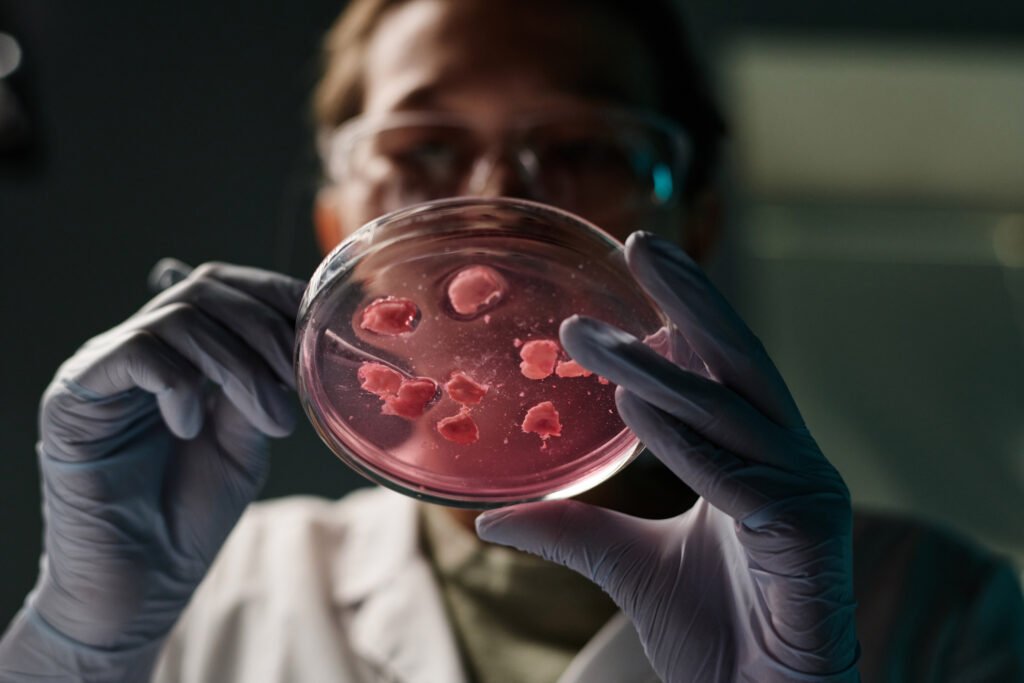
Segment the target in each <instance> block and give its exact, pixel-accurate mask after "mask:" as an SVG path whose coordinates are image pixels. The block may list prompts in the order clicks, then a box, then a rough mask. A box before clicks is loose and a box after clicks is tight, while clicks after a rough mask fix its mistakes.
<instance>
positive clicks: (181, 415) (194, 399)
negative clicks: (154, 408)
mask: <svg viewBox="0 0 1024 683" xmlns="http://www.w3.org/2000/svg"><path fill="white" fill-rule="evenodd" d="M157 405H158V406H159V407H160V415H161V416H162V417H163V419H164V423H165V424H166V425H167V428H168V429H169V430H170V431H171V433H172V434H174V436H176V437H178V438H179V439H185V440H191V439H194V438H196V437H197V436H198V435H199V432H200V431H201V430H202V428H203V406H202V403H201V401H200V399H199V397H198V396H197V395H195V393H194V392H191V391H184V390H176V389H169V390H167V391H164V392H162V393H160V394H158V395H157Z"/></svg>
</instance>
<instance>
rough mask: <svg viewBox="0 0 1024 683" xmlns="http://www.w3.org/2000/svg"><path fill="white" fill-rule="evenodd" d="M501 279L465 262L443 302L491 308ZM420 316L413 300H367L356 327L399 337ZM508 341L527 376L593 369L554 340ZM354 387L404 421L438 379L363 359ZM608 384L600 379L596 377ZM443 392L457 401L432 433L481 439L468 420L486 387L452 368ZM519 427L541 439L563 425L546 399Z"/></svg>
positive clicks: (474, 309) (419, 409)
mask: <svg viewBox="0 0 1024 683" xmlns="http://www.w3.org/2000/svg"><path fill="white" fill-rule="evenodd" d="M505 287H506V284H505V281H504V279H503V278H502V277H501V275H499V274H498V273H497V272H496V271H494V270H493V269H491V268H488V267H487V266H470V267H467V268H464V269H462V270H461V271H459V272H458V273H456V275H455V276H454V277H453V278H452V279H451V281H450V283H449V285H448V289H447V295H448V303H449V305H450V306H451V308H452V310H454V311H455V312H456V313H458V314H460V315H466V316H475V315H478V314H479V313H481V312H482V311H484V310H489V309H491V308H493V307H494V306H495V305H496V304H497V303H498V302H500V300H501V298H502V297H503V296H504V292H505ZM418 320H419V307H418V306H417V305H416V303H415V302H414V301H411V300H410V299H405V298H399V297H390V296H389V297H385V298H380V299H376V300H374V301H373V302H371V303H370V304H369V305H368V306H366V308H365V309H363V311H362V314H361V315H360V318H359V326H360V327H361V328H363V329H365V330H368V331H370V332H373V333H375V334H380V335H392V336H394V335H403V334H408V333H410V332H412V331H413V330H414V329H415V327H416V324H417V322H418ZM512 345H513V346H514V347H515V348H516V349H518V350H519V357H520V359H521V361H522V362H521V363H520V364H519V369H520V371H521V372H522V374H523V376H524V377H526V378H528V379H531V380H543V379H546V378H548V377H551V376H552V375H555V376H557V377H559V378H575V377H590V376H591V375H592V374H593V373H591V372H590V371H589V370H587V369H585V368H584V367H582V366H581V365H580V364H579V363H577V362H576V361H574V360H572V359H568V360H566V359H564V358H562V356H563V352H562V348H561V346H560V345H559V344H558V342H557V341H555V340H552V339H533V340H529V341H526V342H523V341H522V340H520V339H518V338H516V339H514V340H513V342H512ZM358 379H359V386H360V387H361V388H362V389H363V390H364V391H367V392H369V393H371V394H374V395H376V396H377V397H378V398H379V399H380V400H381V413H383V414H385V415H395V416H398V417H402V418H406V419H409V420H413V419H416V418H418V417H421V416H422V415H423V414H424V413H425V412H426V410H427V409H428V406H430V404H431V403H433V402H434V401H435V400H436V399H437V397H438V396H439V391H438V382H436V381H435V380H433V379H430V378H429V377H406V376H404V375H403V374H402V373H400V372H399V371H397V370H395V369H393V368H391V367H388V366H387V365H384V364H382V363H375V362H364V363H363V364H362V365H361V366H360V367H359V370H358ZM598 379H599V380H600V381H601V382H602V383H607V380H604V378H600V377H599V378H598ZM443 388H444V391H445V393H447V395H448V396H449V397H450V398H451V399H452V400H453V401H455V402H456V403H458V404H459V406H460V408H459V411H458V412H457V413H456V414H454V415H449V416H447V417H444V418H441V419H440V420H438V422H437V424H436V425H435V428H436V430H437V432H438V433H439V434H440V435H441V436H442V437H444V438H445V439H447V440H448V441H451V442H453V443H456V444H460V445H468V444H472V443H475V442H477V441H478V440H479V438H480V428H479V426H478V425H477V423H476V422H475V421H474V420H473V416H472V414H471V406H475V405H477V404H479V403H480V402H481V401H483V400H485V398H486V396H487V394H488V391H489V389H490V387H489V386H488V385H486V384H483V383H480V382H478V381H476V380H474V379H473V378H472V377H470V376H469V375H468V374H466V373H465V372H461V371H456V372H453V373H452V375H451V376H450V377H449V379H448V381H447V382H445V383H444V385H443ZM520 428H521V429H522V431H523V432H524V433H528V434H536V435H538V436H539V437H540V439H541V440H542V441H546V440H547V439H549V438H550V437H552V436H561V434H562V423H561V420H560V416H559V414H558V409H557V408H556V407H555V405H554V403H552V402H551V401H541V402H539V403H537V404H536V405H533V406H531V407H530V408H529V409H528V410H527V411H526V414H525V416H524V417H523V421H522V423H521V425H520Z"/></svg>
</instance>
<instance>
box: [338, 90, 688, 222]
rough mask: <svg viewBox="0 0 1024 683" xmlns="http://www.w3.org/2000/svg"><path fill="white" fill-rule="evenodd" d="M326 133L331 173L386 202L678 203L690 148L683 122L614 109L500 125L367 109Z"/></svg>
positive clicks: (586, 206) (381, 204) (619, 207)
mask: <svg viewBox="0 0 1024 683" xmlns="http://www.w3.org/2000/svg"><path fill="white" fill-rule="evenodd" d="M320 143H321V144H320V147H321V155H322V157H323V160H324V165H325V168H326V171H327V174H328V177H329V179H330V180H332V181H334V182H336V183H340V184H349V183H361V184H363V189H364V190H365V191H368V192H369V195H368V198H371V199H372V200H373V201H374V202H376V204H377V208H379V209H380V210H382V211H390V210H393V209H397V208H401V207H404V206H409V205H410V204H414V203H417V202H421V201H427V200H430V199H438V198H442V197H454V196H465V195H480V194H504V195H516V196H520V197H524V198H528V199H534V200H537V201H541V202H545V203H548V204H553V205H555V206H558V207H560V208H563V209H567V210H569V211H572V212H574V213H577V214H579V215H581V216H583V217H585V218H590V219H591V220H598V219H599V218H607V217H614V216H620V215H624V214H626V215H628V214H636V212H637V211H645V212H646V211H650V210H652V209H658V208H663V207H671V206H674V205H675V204H676V203H678V201H679V197H680V195H681V191H682V181H683V178H684V174H685V170H686V166H687V163H688V157H689V144H688V140H687V138H686V136H685V134H684V133H683V131H682V129H681V128H679V127H678V126H677V125H675V124H674V123H672V122H670V121H667V120H664V119H661V118H660V117H656V116H652V115H648V114H646V113H639V112H634V111H628V110H627V111H622V110H607V109H600V110H584V111H575V110H574V111H559V112H549V113H544V114H540V115H536V116H527V117H522V118H521V119H520V120H519V121H517V122H516V123H515V124H514V125H513V126H510V127H505V128H503V129H501V130H498V131H494V130H489V129H487V128H485V127H484V126H482V125H480V123H479V122H476V121H474V120H471V119H469V118H468V117H464V116H459V115H457V114H451V113H445V112H395V113H392V114H388V115H384V116H366V115H364V116H360V117H357V118H355V119H352V120H351V121H349V122H348V123H346V124H344V125H342V126H341V127H339V128H337V129H336V130H335V131H333V132H331V133H329V134H327V135H325V136H323V137H322V138H321V140H320Z"/></svg>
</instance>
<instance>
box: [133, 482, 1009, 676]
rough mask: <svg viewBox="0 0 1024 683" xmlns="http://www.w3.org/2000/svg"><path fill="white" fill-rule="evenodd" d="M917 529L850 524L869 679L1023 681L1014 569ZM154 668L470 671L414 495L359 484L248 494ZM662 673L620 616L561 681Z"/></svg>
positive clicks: (292, 672)
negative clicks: (340, 492) (327, 493)
mask: <svg viewBox="0 0 1024 683" xmlns="http://www.w3.org/2000/svg"><path fill="white" fill-rule="evenodd" d="M922 529H923V527H921V526H920V525H913V524H907V523H901V522H893V521H892V520H891V518H887V519H885V520H884V521H883V523H880V524H879V523H875V524H872V523H865V522H863V520H861V521H859V522H858V523H857V524H856V525H855V552H859V553H861V555H862V556H863V558H864V559H863V560H862V561H861V562H860V563H859V564H857V566H856V567H855V575H856V576H855V585H857V586H859V589H858V601H859V602H860V605H859V607H858V632H859V636H860V640H861V645H862V647H863V648H864V650H865V653H864V657H863V658H862V668H861V673H862V676H863V680H864V681H865V683H868V682H871V681H904V680H928V681H946V680H971V681H993V682H995V681H1015V680H1024V664H1022V661H1021V660H1022V659H1024V635H1022V634H1024V619H1022V615H1024V609H1022V608H1021V597H1020V589H1019V585H1018V584H1017V578H1016V576H1015V575H1014V573H1013V571H1012V570H1010V569H1009V568H1008V566H1007V565H1005V563H1001V562H999V561H997V560H995V559H993V558H991V557H990V556H988V555H979V554H977V553H975V552H974V551H968V550H966V549H965V548H966V546H961V545H958V543H959V541H951V540H949V539H948V538H947V537H945V536H943V535H941V534H937V533H935V532H933V531H927V530H922ZM951 557H952V558H953V559H954V560H955V561H954V562H952V563H949V562H947V561H948V560H949V559H950V558H951ZM961 560H962V561H961ZM944 563H945V564H944ZM942 567H947V568H946V569H943V568H942ZM922 572H925V573H922ZM919 576H921V577H925V578H924V580H923V581H920V580H917V579H918V577H919ZM910 577H913V579H914V580H908V578H910ZM932 584H934V586H933V585H932ZM864 585H868V586H870V588H869V589H864V588H863V586H864ZM944 585H945V586H947V590H945V592H943V590H942V589H941V587H942V586H944ZM935 586H938V587H939V588H938V589H936V588H935ZM907 652H911V653H912V654H913V656H911V657H907ZM152 680H153V681H154V683H172V682H175V683H177V682H181V683H191V682H215V683H242V682H244V683H367V682H381V681H384V682H393V683H464V682H465V681H466V677H465V674H464V672H463V670H462V665H461V662H460V657H459V652H458V649H457V645H456V640H455V637H454V635H453V633H452V627H451V625H450V623H449V620H448V618H447V616H446V613H445V608H444V604H443V598H442V595H441V591H440V588H439V586H438V585H437V583H436V581H435V579H434V577H433V574H432V570H431V568H430V566H429V563H428V561H427V559H426V558H425V556H424V555H423V553H422V551H421V542H420V538H419V524H418V514H417V503H416V502H415V501H414V500H412V499H409V498H405V497H403V496H400V495H398V494H396V493H393V492H391V491H387V490H384V489H364V490H361V491H357V492H355V493H353V494H350V495H349V496H347V497H345V498H343V499H342V500H340V501H336V502H335V501H327V500H323V499H317V498H309V497H297V498H286V499H282V500H278V501H271V502H266V503H259V504H255V505H252V506H250V508H249V510H248V511H247V512H246V513H245V515H244V516H243V518H242V520H241V521H240V523H239V525H238V526H237V527H236V529H235V530H234V532H232V534H231V536H230V537H229V539H228V541H227V543H226V544H225V546H224V548H223V549H222V551H221V553H220V555H219V556H218V557H217V560H216V562H215V563H214V565H213V567H212V569H211V570H210V573H209V574H208V575H207V577H206V579H205V580H204V581H203V583H202V585H201V586H200V587H199V589H198V591H197V592H196V594H195V596H194V597H193V600H192V602H191V603H190V604H189V606H188V609H187V610H186V611H185V614H184V615H183V617H182V619H181V620H180V621H179V623H178V625H177V626H176V628H175V629H174V631H173V633H172V635H171V637H170V639H169V641H168V642H167V644H166V646H165V648H164V650H163V653H162V655H161V658H160V661H159V662H158V665H157V669H156V671H155V672H154V675H153V679H152ZM657 680H658V679H657V677H656V676H655V675H654V673H653V672H652V671H651V668H650V666H649V664H648V662H647V660H646V658H645V657H644V655H643V650H642V648H641V646H640V643H639V641H638V639H637V636H636V633H635V631H634V629H633V627H632V625H631V624H630V623H629V622H628V620H626V619H625V618H624V617H623V616H622V615H621V614H619V615H617V616H616V617H614V618H613V619H612V620H611V621H610V622H609V623H608V624H607V625H606V626H605V627H604V628H603V629H602V630H601V631H600V632H599V633H598V634H597V635H596V636H595V637H594V638H593V639H592V641H591V642H590V643H589V644H588V645H587V646H586V647H584V649H583V650H582V651H581V652H580V653H579V654H578V656H577V657H576V658H575V660H574V661H573V662H572V663H571V665H570V666H569V668H568V669H567V670H566V672H565V673H564V675H563V676H562V678H561V679H560V681H559V683H583V682H585V683H652V682H654V681H657Z"/></svg>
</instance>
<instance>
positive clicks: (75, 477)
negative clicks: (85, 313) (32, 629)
mask: <svg viewBox="0 0 1024 683" xmlns="http://www.w3.org/2000/svg"><path fill="white" fill-rule="evenodd" d="M303 289H304V284H303V283H302V282H300V281H298V280H295V279H293V278H290V277H287V276H284V275H279V274H276V273H271V272H266V271H262V270H257V269H253V268H244V267H239V266H231V265H223V264H207V265H204V266H200V267H199V268H197V269H195V271H193V272H192V274H191V275H190V276H189V277H188V278H187V279H185V280H184V281H182V282H180V283H178V284H177V285H175V286H174V287H172V288H170V289H168V290H167V291H165V292H163V293H162V294H160V295H159V296H157V297H156V298H154V299H153V300H152V301H151V302H149V303H148V304H147V305H146V306H145V307H143V308H142V309H141V310H140V311H139V312H138V313H136V314H135V315H133V316H132V317H131V318H129V319H128V320H126V321H125V322H124V323H122V324H121V325H118V326H117V327H115V328H114V329H112V330H110V331H108V332H106V333H104V334H101V335H99V336H98V337H95V338H94V339H92V340H90V341H89V342H87V343H86V344H85V345H84V346H83V347H82V348H81V349H80V350H79V351H78V352H77V353H76V354H75V355H74V356H73V357H72V358H71V359H70V360H68V361H67V362H66V363H64V364H63V365H62V366H61V367H60V369H59V370H58V371H57V375H56V377H55V378H54V380H53V382H52V383H51V385H50V386H49V388H48V389H47V390H46V393H45V395H44V397H43V400H42V405H41V412H40V432H41V440H40V442H39V446H38V451H39V463H40V469H41V474H42V481H43V512H44V517H45V524H46V532H45V548H44V553H45V554H44V558H43V563H42V569H41V573H40V577H39V580H38V583H37V585H36V588H35V590H34V592H33V594H32V596H31V597H30V599H29V608H28V611H29V612H32V611H33V610H34V613H35V614H34V615H33V617H38V619H41V620H42V622H43V625H44V629H45V628H48V629H51V630H52V632H50V631H48V632H50V633H51V635H53V636H54V637H57V638H66V639H70V642H72V643H73V644H74V645H75V646H76V647H84V648H86V649H87V650H88V649H89V648H95V649H96V650H97V651H105V652H116V651H119V650H128V649H132V648H140V647H144V646H146V645H148V644H151V643H153V642H154V641H159V639H161V637H162V636H164V635H165V634H166V633H167V632H168V631H169V629H170V628H171V627H172V626H173V625H174V623H175V621H176V620H177V618H178V616H179V614H180V612H181V611H182V609H183V608H184V607H185V604H186V603H187V602H188V600H189V598H190V596H191V595H192V592H193V590H194V589H195V588H196V586H197V585H198V584H199V582H200V580H201V579H202V578H203V576H204V574H205V573H206V570H207V568H208V567H209V566H210V563H211V562H212V561H213V559H214V556H215V555H216V554H217V551H218V550H219V548H220V546H221V544H222V543H223V541H224V539H225V537H226V536H227V535H228V532H229V531H230V530H231V529H232V527H233V526H234V524H235V522H236V521H237V520H238V518H239V516H240V515H241V513H242V511H243V510H244V508H245V507H246V505H248V503H249V502H250V501H251V500H252V499H253V497H254V496H255V495H256V493H257V491H258V490H259V488H260V486H261V485H262V483H263V481H264V479H265V476H266V474H267V468H268V461H267V451H266V437H267V436H283V435H286V434H287V433H289V432H290V431H291V429H292V428H293V426H294V423H295V411H294V408H293V405H292V401H291V399H290V398H289V396H288V393H289V388H290V387H293V386H294V379H293V374H292V362H291V354H292V345H293V340H294V326H295V315H296V311H297V309H298V304H299V300H300V298H301V296H302V292H303ZM12 637H13V636H12ZM32 647H33V648H34V651H36V652H37V653H38V652H39V651H40V648H42V649H43V650H45V646H40V645H38V644H34V645H33V646H32ZM12 650H14V651H16V650H17V647H16V646H15V645H14V644H9V647H7V648H6V649H5V650H4V653H5V655H4V659H3V661H0V672H8V673H9V672H10V671H13V670H15V669H17V668H18V666H19V665H18V664H17V663H12V662H11V661H8V660H9V658H10V657H14V658H15V659H17V657H18V656H15V655H7V654H6V653H7V652H9V651H12ZM20 666H22V669H23V670H25V671H28V669H29V668H30V667H27V666H25V665H20ZM5 680H6V679H5ZM32 680H36V679H35V678H33V679H32ZM48 680H49V679H48Z"/></svg>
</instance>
